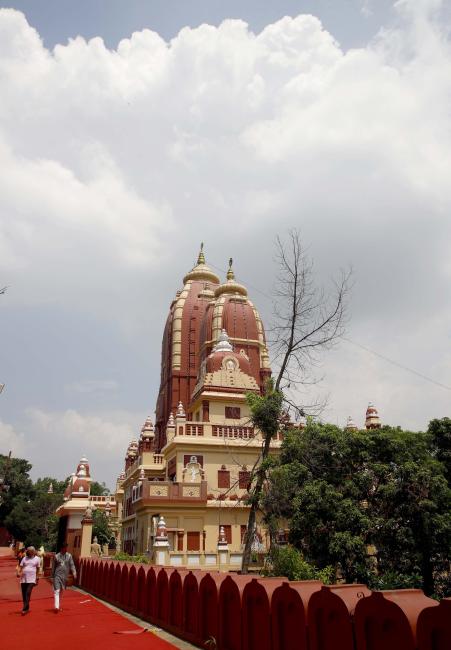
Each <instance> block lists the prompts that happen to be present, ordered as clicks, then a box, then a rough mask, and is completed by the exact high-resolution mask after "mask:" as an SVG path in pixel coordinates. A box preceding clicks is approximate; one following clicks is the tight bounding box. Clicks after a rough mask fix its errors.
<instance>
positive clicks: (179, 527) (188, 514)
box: [117, 247, 281, 568]
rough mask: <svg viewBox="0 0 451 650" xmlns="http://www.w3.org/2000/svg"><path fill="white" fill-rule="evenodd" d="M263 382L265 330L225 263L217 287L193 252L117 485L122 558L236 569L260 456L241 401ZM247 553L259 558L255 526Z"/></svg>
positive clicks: (261, 545)
mask: <svg viewBox="0 0 451 650" xmlns="http://www.w3.org/2000/svg"><path fill="white" fill-rule="evenodd" d="M270 375H271V369H270V367H269V357H268V350H267V346H266V340H265V333H264V328H263V324H262V321H261V319H260V316H259V314H258V311H257V309H256V308H255V306H254V305H253V303H252V302H251V300H250V298H249V296H248V292H247V289H246V287H244V286H243V285H242V284H240V283H238V282H237V280H236V279H235V275H234V272H233V268H232V260H230V263H229V270H228V272H227V277H226V280H225V281H224V282H221V281H220V279H219V277H218V276H217V275H216V274H215V273H214V272H213V271H212V270H211V269H210V268H209V267H208V266H207V264H206V261H205V256H204V253H203V250H202V247H201V251H200V253H199V257H198V260H197V264H196V265H195V266H194V268H193V269H192V270H191V271H189V272H188V273H187V274H186V275H185V277H184V278H183V286H182V288H181V289H180V291H178V292H177V293H176V296H175V298H174V300H173V301H172V303H171V305H170V308H169V315H168V319H167V321H166V325H165V328H164V333H163V343H162V354H161V383H160V390H159V394H158V400H157V408H156V419H155V423H152V421H151V419H150V418H148V419H147V420H146V422H145V423H144V425H143V427H142V430H141V433H140V436H139V439H138V440H132V441H131V442H130V444H129V446H128V449H127V452H126V457H125V468H124V472H123V473H122V474H121V476H120V477H119V479H118V486H117V498H118V499H120V498H122V500H123V513H122V530H121V537H122V550H124V551H126V552H128V553H149V554H150V555H151V556H152V557H153V559H154V561H156V562H158V563H162V562H164V563H169V564H171V565H174V566H203V565H208V566H210V567H212V566H217V567H219V566H221V568H227V567H229V568H239V566H240V564H241V550H242V539H243V535H244V532H245V530H246V523H247V517H248V506H247V505H246V495H247V489H248V483H249V476H250V471H251V469H252V467H253V465H254V463H255V461H256V460H257V458H258V455H259V451H260V448H261V434H260V432H259V431H258V430H257V429H255V428H254V427H253V426H252V423H251V421H250V412H249V408H248V406H247V403H246V393H248V392H249V391H254V392H256V393H261V392H262V390H263V387H264V383H265V381H266V380H267V379H268V378H269V377H270ZM280 444H281V440H280V439H277V440H274V441H273V443H272V448H273V452H276V451H277V449H278V448H279V447H280ZM254 548H255V549H256V550H264V549H265V548H266V538H265V531H264V530H263V529H262V528H261V527H260V526H257V529H256V531H255V541H254Z"/></svg>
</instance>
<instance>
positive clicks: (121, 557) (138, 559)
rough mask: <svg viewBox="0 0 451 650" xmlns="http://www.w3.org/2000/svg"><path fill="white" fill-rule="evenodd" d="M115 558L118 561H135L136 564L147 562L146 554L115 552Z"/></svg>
mask: <svg viewBox="0 0 451 650" xmlns="http://www.w3.org/2000/svg"><path fill="white" fill-rule="evenodd" d="M114 559H115V560H118V561H119V562H135V563H136V564H149V558H148V557H147V555H142V554H141V555H129V554H128V553H116V555H115V556H114Z"/></svg>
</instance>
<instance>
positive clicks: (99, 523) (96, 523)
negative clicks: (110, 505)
mask: <svg viewBox="0 0 451 650" xmlns="http://www.w3.org/2000/svg"><path fill="white" fill-rule="evenodd" d="M92 519H93V524H92V537H93V539H94V537H97V540H98V542H99V544H101V545H102V546H103V544H111V541H112V539H113V538H114V534H113V531H112V529H111V526H110V521H109V519H108V517H107V516H106V514H105V512H104V511H103V510H100V508H96V509H95V510H93V513H92Z"/></svg>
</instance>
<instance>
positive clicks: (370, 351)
mask: <svg viewBox="0 0 451 650" xmlns="http://www.w3.org/2000/svg"><path fill="white" fill-rule="evenodd" d="M341 338H342V339H343V341H347V342H348V343H351V345H355V346H356V347H357V348H361V349H362V350H365V352H369V353H370V354H374V356H376V357H379V358H380V359H383V360H384V361H387V363H391V364H392V366H396V367H397V368H401V370H405V371H406V372H410V373H412V374H413V375H416V376H417V377H421V379H424V380H425V381H428V382H429V383H431V384H435V385H436V386H440V388H445V389H446V390H451V386H447V385H446V384H442V383H440V382H439V381H436V380H435V379H431V378H430V377H428V376H427V375H423V373H422V372H418V370H414V369H413V368H409V367H408V366H404V365H403V364H402V363H399V362H398V361H394V360H393V359H390V358H389V357H386V356H385V355H384V354H380V352H376V351H375V350H372V349H371V348H369V347H367V346H366V345H362V344H361V343H357V342H356V341H351V339H349V338H347V337H346V336H342V337H341Z"/></svg>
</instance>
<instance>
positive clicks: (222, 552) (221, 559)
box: [218, 526, 229, 568]
mask: <svg viewBox="0 0 451 650" xmlns="http://www.w3.org/2000/svg"><path fill="white" fill-rule="evenodd" d="M228 563H229V545H228V544H227V540H226V537H225V531H224V526H221V528H220V529H219V539H218V565H219V568H221V566H223V567H224V568H225V567H226V565H227V564H228Z"/></svg>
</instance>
